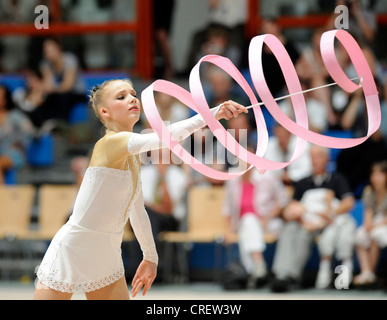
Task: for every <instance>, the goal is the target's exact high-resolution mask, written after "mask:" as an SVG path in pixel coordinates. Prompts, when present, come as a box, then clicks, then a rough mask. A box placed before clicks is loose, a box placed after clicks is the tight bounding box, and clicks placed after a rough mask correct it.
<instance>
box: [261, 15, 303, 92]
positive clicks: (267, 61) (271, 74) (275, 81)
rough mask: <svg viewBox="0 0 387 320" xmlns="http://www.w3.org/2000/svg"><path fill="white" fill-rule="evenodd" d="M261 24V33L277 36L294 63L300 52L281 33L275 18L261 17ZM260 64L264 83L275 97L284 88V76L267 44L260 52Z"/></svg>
mask: <svg viewBox="0 0 387 320" xmlns="http://www.w3.org/2000/svg"><path fill="white" fill-rule="evenodd" d="M261 25H262V29H261V32H262V34H272V35H274V36H275V37H277V38H278V39H279V40H280V41H281V42H282V44H283V45H284V47H285V49H286V51H287V52H288V54H289V56H290V59H291V60H292V62H293V64H294V65H296V64H297V61H298V59H299V58H300V53H299V52H298V50H297V48H296V46H295V45H294V44H293V43H292V42H291V41H290V40H289V39H287V38H286V37H285V36H284V35H283V33H282V29H281V27H280V26H279V24H278V23H277V21H276V19H274V18H264V19H262V23H261ZM262 65H263V72H264V75H265V79H266V83H267V85H268V87H269V89H270V91H271V93H272V95H273V97H275V98H276V97H278V96H279V95H280V94H281V93H282V91H283V90H284V86H285V78H284V76H283V74H282V71H281V68H280V66H279V64H278V62H277V59H276V57H275V56H274V54H273V53H272V52H271V50H270V49H269V47H268V46H264V49H263V52H262Z"/></svg>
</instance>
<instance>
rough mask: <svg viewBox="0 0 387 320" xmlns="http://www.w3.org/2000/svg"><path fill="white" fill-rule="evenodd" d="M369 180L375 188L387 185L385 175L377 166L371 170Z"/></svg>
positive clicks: (382, 187) (379, 188)
mask: <svg viewBox="0 0 387 320" xmlns="http://www.w3.org/2000/svg"><path fill="white" fill-rule="evenodd" d="M370 181H371V184H372V186H373V187H374V188H375V190H383V189H386V187H387V176H386V174H385V173H384V172H383V171H382V170H381V168H380V167H379V166H375V167H374V169H373V170H372V173H371V177H370Z"/></svg>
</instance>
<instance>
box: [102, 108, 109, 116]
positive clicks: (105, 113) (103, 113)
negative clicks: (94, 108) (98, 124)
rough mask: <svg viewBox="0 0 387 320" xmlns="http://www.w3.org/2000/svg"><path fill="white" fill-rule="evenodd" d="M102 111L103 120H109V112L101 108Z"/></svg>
mask: <svg viewBox="0 0 387 320" xmlns="http://www.w3.org/2000/svg"><path fill="white" fill-rule="evenodd" d="M100 111H101V116H102V117H103V118H109V117H110V114H109V112H108V110H107V109H106V108H104V107H101V109H100Z"/></svg>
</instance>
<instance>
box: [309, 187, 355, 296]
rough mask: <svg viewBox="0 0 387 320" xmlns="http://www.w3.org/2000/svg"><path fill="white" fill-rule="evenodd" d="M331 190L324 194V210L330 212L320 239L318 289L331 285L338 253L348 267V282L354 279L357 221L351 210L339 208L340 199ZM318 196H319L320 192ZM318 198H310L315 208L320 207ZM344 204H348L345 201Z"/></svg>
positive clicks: (339, 258)
mask: <svg viewBox="0 0 387 320" xmlns="http://www.w3.org/2000/svg"><path fill="white" fill-rule="evenodd" d="M325 191H326V190H325ZM331 191H332V190H329V192H325V194H324V197H326V202H327V204H326V209H324V210H325V212H327V213H328V217H327V221H326V223H327V225H326V227H325V228H324V229H323V231H322V233H321V234H320V237H319V239H318V249H319V253H320V266H319V271H318V274H317V279H316V283H315V286H316V288H317V289H326V288H328V287H329V286H330V285H331V283H332V258H333V256H334V255H336V260H338V261H340V262H341V265H343V266H345V267H346V268H347V269H346V270H347V275H348V279H347V280H348V284H350V283H351V281H352V273H353V254H354V248H355V232H356V221H355V219H354V218H353V216H352V215H351V213H350V212H349V210H348V211H344V212H342V211H341V209H340V208H339V205H340V201H339V200H338V199H337V198H336V197H335V195H334V193H333V192H331ZM320 196H321V195H320ZM317 197H319V195H318V192H317ZM317 200H318V198H317V199H316V198H314V197H311V198H310V201H311V202H310V203H311V205H312V206H314V207H315V208H316V207H318V204H317ZM348 201H349V200H348ZM316 204H317V206H316ZM320 204H321V202H320ZM343 205H348V204H347V203H344V204H343ZM348 206H349V205H348ZM324 210H323V209H322V208H321V210H319V211H320V212H324Z"/></svg>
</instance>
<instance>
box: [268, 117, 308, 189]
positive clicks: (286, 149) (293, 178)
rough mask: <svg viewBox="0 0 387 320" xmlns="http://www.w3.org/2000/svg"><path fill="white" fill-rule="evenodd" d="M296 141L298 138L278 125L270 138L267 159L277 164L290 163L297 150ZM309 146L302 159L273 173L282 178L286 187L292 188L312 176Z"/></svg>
mask: <svg viewBox="0 0 387 320" xmlns="http://www.w3.org/2000/svg"><path fill="white" fill-rule="evenodd" d="M296 141H297V137H295V136H294V135H292V134H291V133H290V132H289V131H288V130H287V129H285V128H284V127H282V126H281V125H280V124H277V125H276V126H275V127H274V135H273V136H272V137H270V138H269V144H268V147H267V150H266V153H265V158H267V159H269V160H272V161H277V162H286V161H289V160H290V159H291V156H292V154H293V152H294V150H295V145H296ZM309 146H310V145H309V144H307V147H306V149H305V152H304V153H303V154H302V155H301V157H300V158H298V159H297V160H295V161H294V162H292V163H291V164H290V165H288V166H287V167H285V168H284V169H280V170H276V171H273V173H275V174H277V175H278V176H280V177H281V180H282V182H283V183H284V184H285V185H287V186H291V185H293V184H294V183H295V182H297V181H299V180H301V179H303V178H306V177H307V176H309V175H311V174H312V162H311V157H310V152H309Z"/></svg>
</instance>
